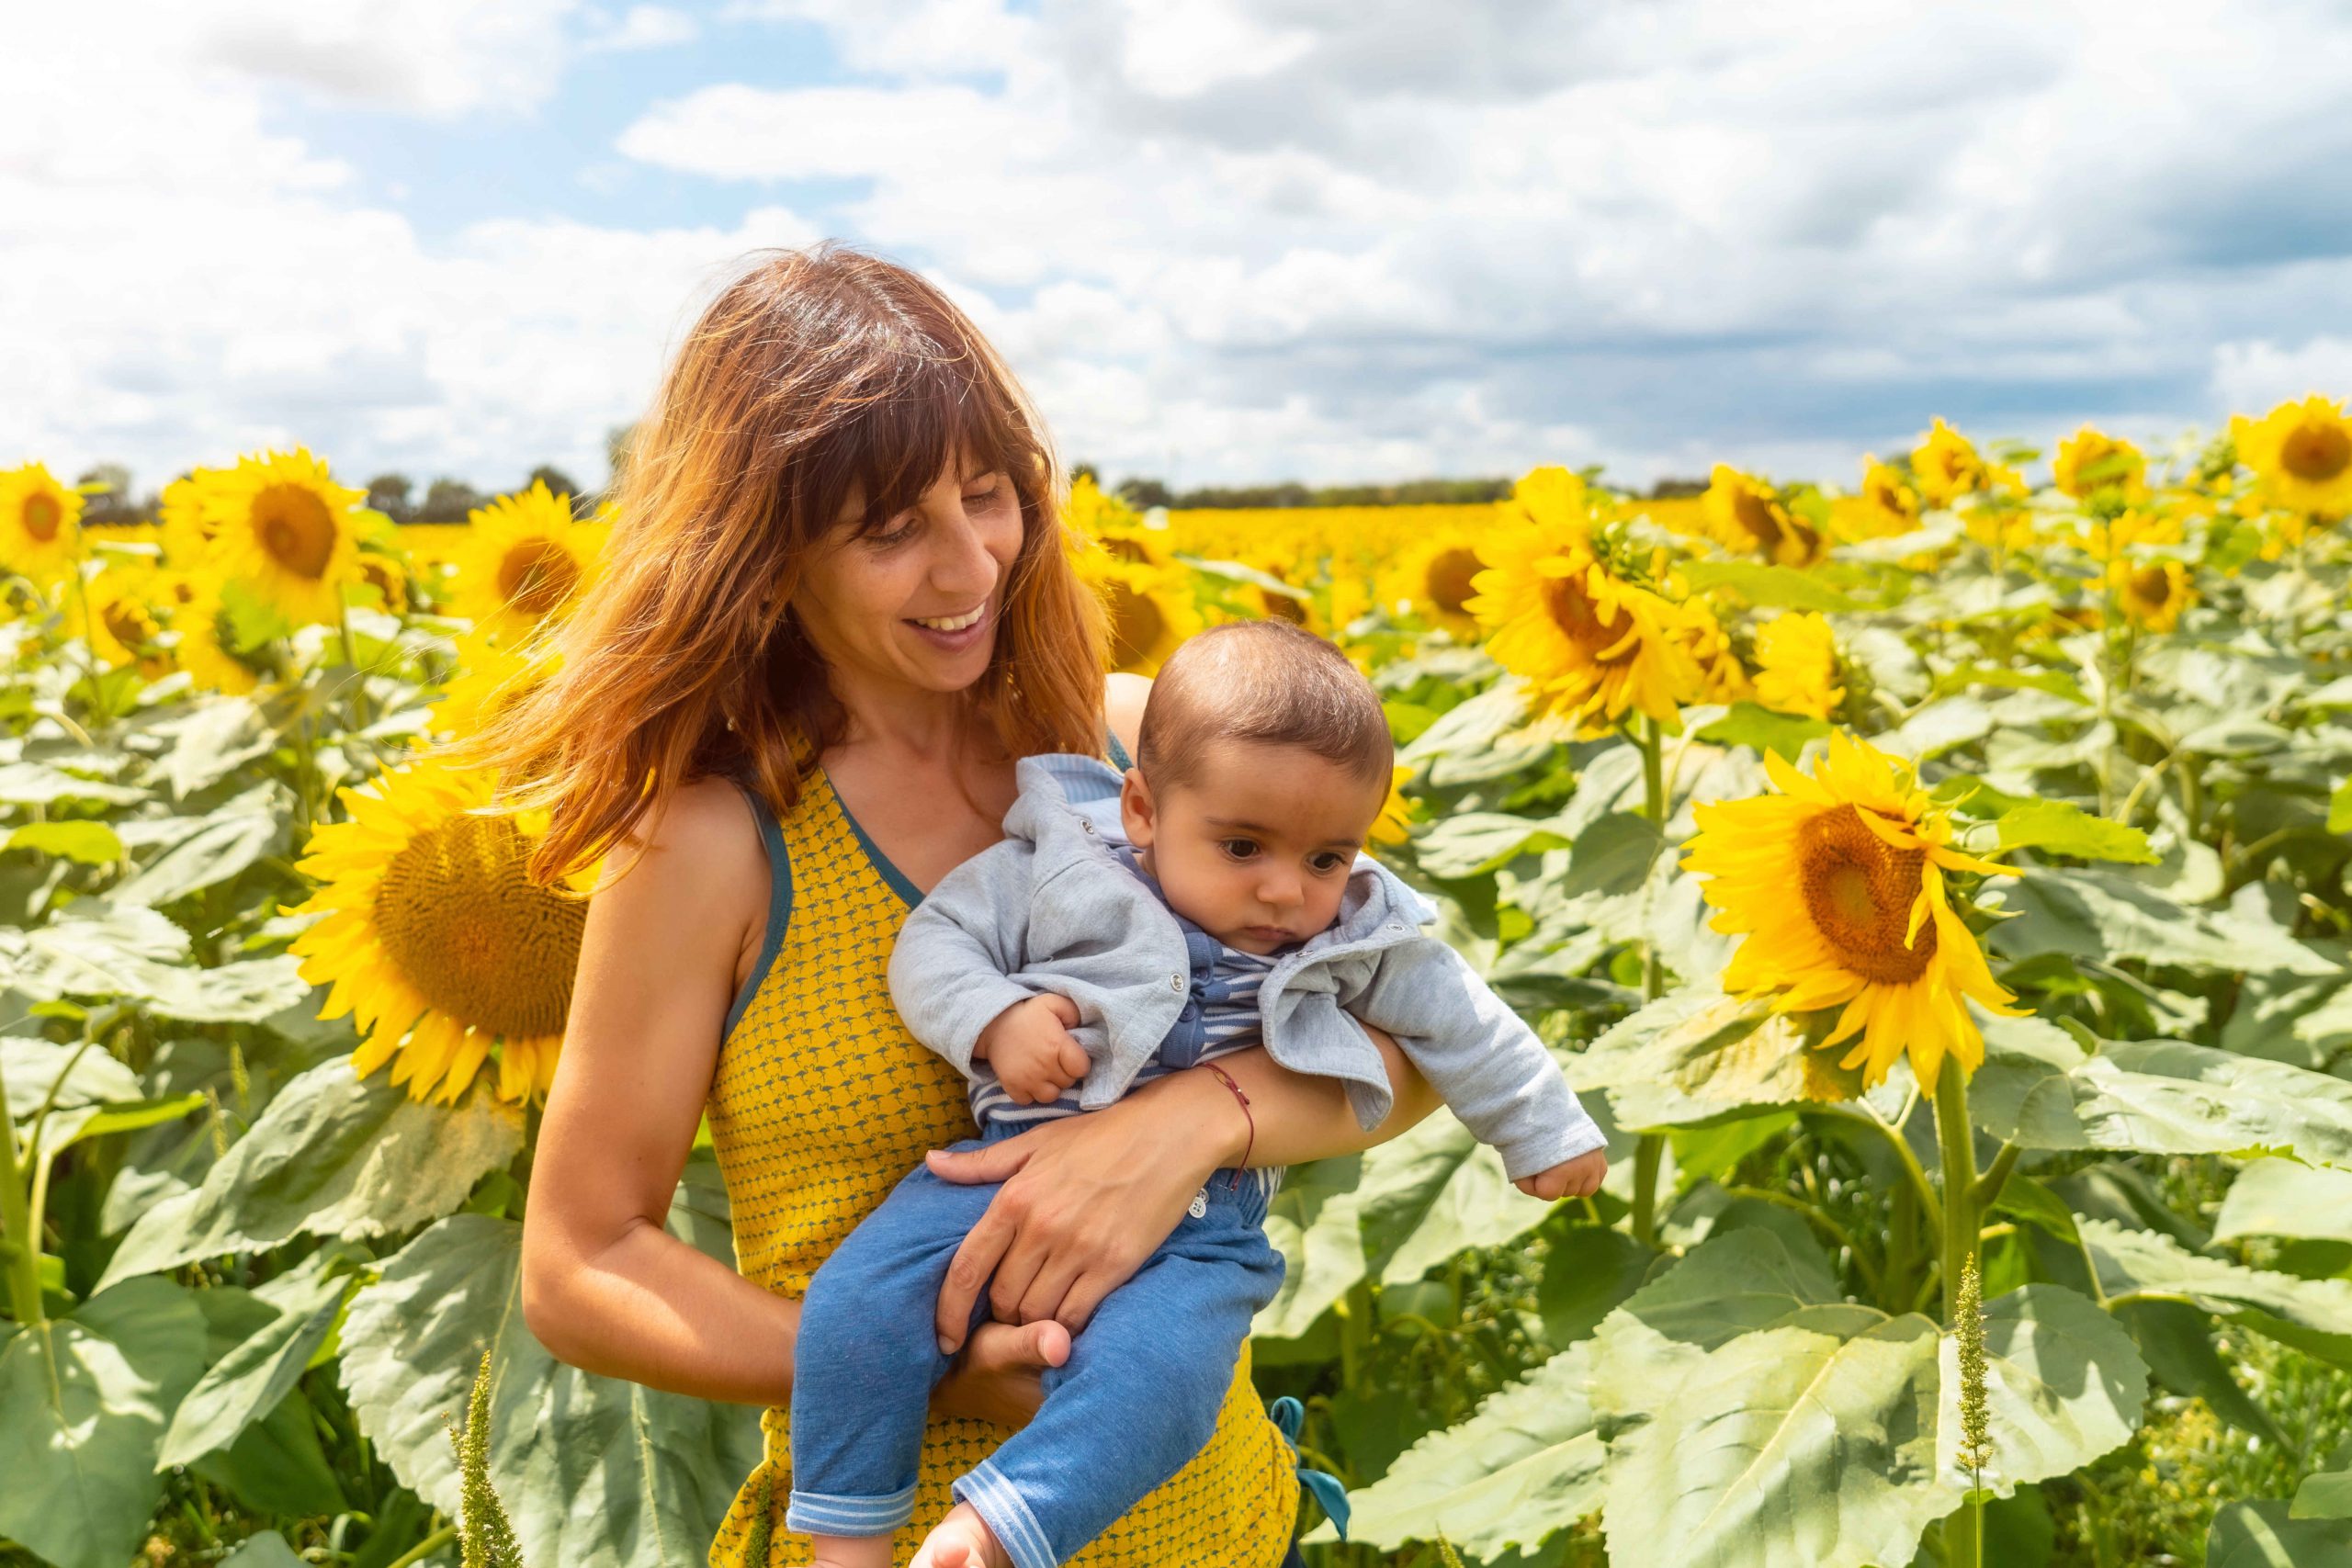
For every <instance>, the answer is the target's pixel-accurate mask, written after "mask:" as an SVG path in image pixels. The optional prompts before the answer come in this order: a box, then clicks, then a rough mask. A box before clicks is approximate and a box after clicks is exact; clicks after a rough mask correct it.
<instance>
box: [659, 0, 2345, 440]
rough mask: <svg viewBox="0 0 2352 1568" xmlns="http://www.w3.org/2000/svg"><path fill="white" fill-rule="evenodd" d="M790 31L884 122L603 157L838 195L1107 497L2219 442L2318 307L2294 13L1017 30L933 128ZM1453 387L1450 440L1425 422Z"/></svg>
mask: <svg viewBox="0 0 2352 1568" xmlns="http://www.w3.org/2000/svg"><path fill="white" fill-rule="evenodd" d="M783 8H786V9H789V10H790V11H791V13H792V14H793V15H795V16H797V17H800V18H802V19H815V20H819V21H822V22H824V23H825V24H826V25H828V26H829V27H831V28H833V29H834V30H835V32H836V35H837V36H838V37H839V38H840V39H842V40H843V43H844V47H845V49H846V50H847V51H848V52H849V54H850V55H851V56H852V58H853V59H854V60H856V61H859V62H864V64H865V67H866V68H868V69H873V70H878V71H883V72H884V73H885V74H888V73H889V72H888V69H887V68H886V66H885V64H884V62H892V61H898V62H902V63H901V65H900V66H899V68H898V70H897V72H896V74H897V77H898V81H897V83H896V85H892V84H891V83H888V82H883V83H868V84H866V85H861V86H860V87H858V88H856V89H854V96H848V97H837V96H830V95H831V94H832V93H836V92H839V91H840V90H838V89H829V90H822V91H816V92H812V91H809V90H790V91H783V92H772V91H766V90H763V89H759V88H754V87H752V86H748V85H730V86H725V87H712V88H706V89H705V90H703V91H702V92H701V93H698V94H696V95H694V96H691V97H689V98H686V99H684V100H681V101H679V102H678V103H675V104H670V105H663V106H659V107H655V108H654V109H652V110H651V111H650V112H649V113H648V115H647V116H646V117H645V118H643V119H642V120H641V121H640V122H639V125H638V126H637V127H636V128H634V129H632V130H631V131H630V132H629V133H628V135H627V136H625V137H624V138H623V140H622V142H621V150H622V151H623V152H625V153H627V154H628V155H632V156H637V157H639V158H646V159H650V160H654V161H658V162H659V163H660V164H662V166H664V167H667V168H671V169H673V170H678V171H682V172H684V171H691V172H697V173H701V174H705V175H710V176H713V177H717V178H779V177H793V176H796V175H802V174H805V173H809V172H813V171H822V172H826V173H830V174H833V175H849V176H853V177H858V178H862V179H864V180H865V181H867V182H869V184H868V185H867V186H866V188H865V191H864V192H863V194H862V195H860V196H858V197H855V198H854V199H853V200H852V201H851V202H850V204H849V205H848V207H847V208H846V209H845V211H846V213H847V215H848V217H849V219H850V221H851V226H852V228H853V229H854V231H855V232H856V233H857V234H858V235H859V236H861V237H863V238H865V239H867V240H870V241H871V242H873V243H876V244H878V245H880V246H882V247H884V248H885V249H887V250H888V251H890V252H891V253H892V254H899V255H902V256H909V257H912V258H916V259H919V260H922V261H924V262H926V263H928V264H930V265H933V266H934V267H936V268H937V269H939V270H940V271H942V272H944V273H947V274H951V275H953V276H957V277H959V278H961V279H965V280H967V282H968V283H969V284H970V285H971V286H972V287H974V288H979V289H983V290H987V291H989V293H991V294H993V295H995V296H998V297H1001V299H1003V300H1005V301H1006V308H1005V310H1003V311H1002V312H1001V316H1000V319H1001V321H1003V322H1004V323H1005V330H1007V331H1011V332H1016V333H1022V334H1023V335H1024V337H1025V338H1026V340H1027V341H1029V342H1030V343H1032V344H1035V345H1036V346H1037V351H1038V352H1039V353H1040V354H1042V355H1044V358H1043V359H1042V360H1033V361H1030V362H1029V365H1030V367H1031V369H1032V373H1033V375H1034V377H1035V378H1036V379H1038V380H1039V381H1040V383H1041V384H1049V383H1050V384H1059V385H1064V386H1068V387H1070V388H1074V389H1077V388H1083V389H1089V390H1088V394H1087V395H1086V396H1085V397H1083V398H1082V399H1081V400H1080V403H1079V404H1077V405H1076V406H1074V407H1072V408H1071V409H1069V411H1067V412H1065V411H1061V410H1058V409H1053V408H1052V407H1051V405H1050V404H1049V412H1055V413H1056V414H1057V417H1060V418H1062V419H1063V420H1064V421H1065V435H1066V438H1067V439H1068V441H1069V444H1070V445H1071V446H1072V447H1073V449H1074V450H1082V451H1084V452H1085V453H1087V454H1088V455H1090V456H1092V457H1096V458H1097V459H1098V460H1101V461H1104V462H1106V463H1107V464H1109V465H1110V466H1112V467H1114V468H1116V467H1118V466H1119V465H1120V464H1121V463H1122V462H1130V461H1131V462H1133V463H1134V464H1136V465H1137V466H1140V467H1150V466H1152V465H1153V464H1154V463H1155V462H1156V461H1159V460H1161V459H1155V458H1154V457H1152V456H1151V453H1152V450H1153V448H1154V447H1155V446H1158V447H1159V448H1160V449H1164V450H1173V449H1178V448H1183V449H1189V450H1191V451H1193V452H1195V453H1199V454H1201V455H1202V456H1201V458H1200V461H1201V462H1203V463H1204V465H1206V466H1207V467H1208V468H1210V469H1211V470H1214V471H1216V472H1217V473H1220V474H1224V475H1231V476H1236V477H1238V476H1242V475H1249V474H1256V475H1261V476H1268V475H1273V474H1280V473H1288V472H1309V471H1317V472H1325V473H1332V474H1337V473H1349V474H1356V473H1370V472H1378V471H1382V470H1383V469H1384V468H1385V465H1386V463H1387V462H1388V461H1389V460H1390V458H1392V457H1397V456H1399V455H1401V454H1404V453H1407V452H1410V451H1421V452H1426V453H1428V454H1430V457H1431V458H1432V460H1433V462H1434V463H1435V464H1436V466H1439V467H1453V468H1458V467H1460V466H1462V465H1463V464H1464V463H1467V462H1468V461H1470V460H1471V457H1472V455H1473V454H1474V453H1477V452H1496V451H1500V452H1503V453H1504V454H1506V455H1507V456H1508V458H1509V460H1508V461H1507V462H1505V463H1504V466H1505V467H1510V466H1516V465H1518V464H1521V463H1525V462H1532V461H1535V460H1538V459H1542V458H1555V457H1566V458H1568V459H1570V460H1577V461H1583V460H1590V459H1592V458H1595V457H1605V458H1606V459H1607V460H1609V461H1610V462H1611V463H1612V464H1614V465H1617V466H1618V467H1619V468H1620V470H1621V471H1625V470H1626V467H1627V465H1636V464H1647V465H1651V466H1652V467H1651V468H1650V471H1652V472H1655V471H1656V466H1657V465H1661V464H1666V463H1676V464H1684V463H1686V459H1685V458H1684V457H1681V456H1680V454H1683V453H1686V452H1691V451H1694V450H1696V449H1698V448H1699V447H1702V446H1710V447H1711V449H1712V451H1713V452H1714V453H1715V454H1718V455H1723V456H1728V457H1744V456H1747V455H1749V454H1780V455H1781V456H1782V457H1787V456H1789V455H1792V454H1801V453H1807V452H1814V451H1818V450H1823V449H1826V446H1825V444H1824V442H1823V439H1822V434H1823V433H1824V432H1825V431H1843V432H1848V433H1850V434H1851V436H1852V439H1853V440H1854V443H1855V445H1856V446H1859V445H1860V443H1861V442H1862V441H1864V440H1868V441H1871V442H1872V443H1874V444H1877V445H1879V446H1882V447H1885V446H1892V445H1893V444H1894V441H1895V440H1897V439H1899V438H1902V437H1904V436H1905V435H1907V434H1908V433H1909V432H1910V431H1912V430H1915V429H1916V428H1917V427H1920V426H1924V424H1925V423H1926V421H1927V418H1928V415H1929V414H1930V413H1933V412H1950V413H1953V414H1954V415H1955V416H1958V417H1963V418H1970V419H1972V420H1973V421H1975V422H1977V423H1979V425H1980V428H1981V427H1982V426H1983V423H1984V422H1986V421H1990V422H1994V423H1995V424H1996V426H1997V430H1998V432H1999V433H2004V434H2009V433H2013V434H2024V435H2028V436H2031V437H2036V438H2045V439H2046V438H2047V437H2049V436H2050V435H2051V434H2053V432H2052V430H2051V429H2046V428H2044V427H2043V422H2044V421H2053V420H2055V419H2058V418H2064V419H2066V420H2069V421H2072V420H2076V419H2079V418H2086V417H2099V416H2103V415H2111V416H2114V417H2116V418H2118V419H2138V420H2143V421H2149V420H2159V419H2179V420H2195V419H2200V418H2201V419H2206V420H2209V421H2210V419H2211V418H2212V417H2214V415H2215V411H2214V410H2213V409H2211V407H2209V406H2208V400H2209V398H2210V397H2211V392H2212V390H2213V388H2212V387H2211V386H2210V385H2209V383H2211V382H2212V381H2214V380H2215V379H2216V378H2215V377H2214V375H2213V373H2212V370H2211V366H2212V363H2213V359H2212V356H2213V353H2214V346H2215V344H2217V343H2221V342H2225V341H2235V340H2247V341H2252V340H2256V339H2258V338H2259V337H2260V336H2262V335H2263V333H2265V332H2269V333H2271V335H2274V336H2275V335H2278V334H2277V332H2276V329H2274V328H2271V327H2270V326H2269V324H2268V323H2269V322H2270V321H2271V320H2272V319H2273V318H2274V316H2278V313H2279V312H2281V311H2291V310H2292V309H2293V306H2292V305H2290V295H2292V296H2295V297H2298V298H2301V299H2311V298H2319V297H2324V293H2325V292H2326V290H2327V289H2328V288H2335V289H2336V290H2338V291H2339V292H2341V293H2352V260H2347V258H2352V199H2347V198H2352V175H2347V173H2346V171H2347V169H2352V120H2347V119H2346V117H2344V116H2343V114H2342V113H2341V108H2342V98H2343V95H2342V90H2341V83H2342V82H2344V81H2345V80H2347V79H2352V17H2346V16H2344V15H2340V14H2335V13H2331V12H2327V11H2324V10H2322V9H2318V8H2314V7H2312V6H2310V5H2308V4H2307V3H2305V0H2270V3H2269V4H2268V5H2267V6H2255V5H2245V4H2239V5H2231V6H2223V5H2222V4H2221V0H2166V3H2165V4H2162V5H2156V6H2148V5H2141V4H2130V3H2127V0H2062V3H2058V4H2048V3H2044V0H2007V3H2004V4H1985V5H1979V6H1968V7H1955V6H1921V7H1911V8H1905V9H1900V10H1896V11H1892V12H1890V11H1888V10H1886V9H1885V8H1884V7H1882V6H1874V5H1869V4H1865V3H1863V0H1804V3H1794V4H1791V5H1785V6H1774V7H1770V8H1769V9H1766V10H1758V9H1757V8H1755V7H1753V6H1748V5H1747V4H1745V0H1657V3H1653V4H1645V5H1632V4H1622V5H1603V6H1567V5H1565V4H1562V5H1554V6H1533V5H1526V4H1518V3H1506V0H1492V3H1488V4H1480V5H1464V6H1452V7H1445V8H1443V9H1442V10H1433V9H1431V8H1430V7H1428V6H1421V5H1418V4H1414V3H1412V0H1363V4H1360V5H1359V6H1354V7H1351V8H1349V9H1347V10H1344V11H1342V10H1339V9H1336V8H1333V7H1330V6H1326V5H1322V4H1318V3H1317V0H1058V3H1057V0H1048V3H1047V4H1046V6H1045V7H1044V9H1043V10H1042V12H1041V13H1039V15H1038V16H1037V17H1036V18H1035V23H1034V26H1035V44H1036V49H1035V53H1034V55H1033V56H1032V57H1031V58H1029V59H1028V60H1027V62H1025V67H1024V68H1023V69H1018V70H1012V71H1009V72H1008V73H1006V74H1005V76H1004V78H1003V81H1002V83H1001V85H983V86H975V87H964V86H959V87H955V88H946V87H943V86H942V85H939V83H938V82H937V81H936V80H934V79H933V76H934V75H935V73H934V72H933V70H932V67H931V65H930V63H929V62H926V61H923V60H922V51H920V50H919V49H917V48H916V47H915V44H914V42H913V40H915V39H919V38H920V37H921V36H922V27H921V25H920V24H919V23H917V22H914V21H910V20H908V19H906V18H905V17H902V16H900V15H899V13H897V12H896V11H895V10H894V9H893V8H892V7H886V6H865V7H859V8H857V9H856V10H855V11H854V12H853V11H852V10H851V9H850V8H849V7H848V6H846V5H845V4H843V3H842V0H795V3H793V4H790V5H789V6H785V7H783ZM963 9H964V10H965V11H966V13H967V15H968V10H969V8H968V7H964V8H963ZM2266 12H2267V15H2266V14H2265V13H2266ZM1007 20H1008V25H1012V24H1013V22H1014V20H1015V19H1014V18H1010V17H1008V19H1007ZM1020 20H1021V21H1022V22H1023V24H1024V25H1025V24H1026V20H1027V19H1026V18H1022V19H1020ZM2253 84H2260V88H2259V90H2252V87H2251V85H2253ZM2290 274H2291V275H2292V282H2291V285H2290V281H2289V277H2290ZM1073 286H1077V287H1078V288H1079V290H1080V291H1079V292H1075V293H1073V292H1070V291H1069V290H1070V289H1071V288H1072V287H1073ZM2266 295H2267V298H2266ZM2306 308H2308V307H2306ZM1074 316H1075V317H1082V318H1084V319H1086V320H1091V321H1108V322H1112V323H1114V324H1115V330H1114V331H1113V332H1111V333H1107V334H1106V335H1104V336H1103V337H1102V338H1100V339H1098V340H1097V341H1095V342H1092V343H1088V342H1085V341H1082V337H1083V333H1082V331H1081V329H1080V325H1079V322H1078V321H1077V320H1074V319H1073V317H1074ZM2281 319H2287V320H2292V319H2296V318H2295V317H2294V316H2293V315H2292V314H2291V313H2290V314H2289V315H2286V316H2285V317H2283V318H2281ZM2306 319H2307V318H2306ZM1016 362H1019V359H1018V356H1017V355H1016ZM1106 366H1115V367H1117V368H1118V369H1119V370H1120V372H1121V373H1122V375H1121V377H1118V378H1113V377H1106V376H1105V375H1104V374H1103V371H1104V368H1105V367H1106ZM1114 385H1115V386H1119V387H1122V388H1123V389H1124V391H1123V393H1122V395H1123V396H1125V397H1127V398H1129V399H1130V400H1132V399H1136V398H1140V399H1141V400H1142V406H1143V407H1144V408H1146V409H1147V410H1148V411H1149V416H1148V417H1149V421H1150V422H1152V423H1158V424H1159V425H1162V426H1167V425H1170V424H1173V423H1179V422H1184V421H1195V422H1197V423H1195V424H1192V425H1188V426H1186V427H1184V428H1183V429H1181V430H1178V431H1175V432H1170V433H1163V434H1159V435H1158V436H1156V437H1155V436H1154V435H1153V434H1151V433H1149V432H1148V431H1145V430H1143V429H1141V428H1139V426H1138V424H1137V423H1136V422H1129V421H1125V420H1123V419H1119V418H1114V416H1113V414H1112V413H1111V412H1109V410H1110V404H1109V401H1108V400H1107V398H1106V397H1105V396H1104V395H1103V392H1104V389H1106V388H1108V387H1112V386H1114ZM1454 387H1462V388H1469V389H1475V390H1476V392H1477V394H1478V400H1477V401H1476V403H1475V404H1464V405H1459V406H1464V407H1475V408H1476V410H1477V412H1478V416H1479V418H1480V419H1481V420H1482V421H1483V422H1484V424H1483V426H1482V429H1483V432H1484V433H1485V434H1481V431H1480V430H1474V429H1473V428H1472V427H1471V426H1470V425H1469V424H1468V423H1464V421H1463V420H1462V419H1461V418H1459V417H1457V416H1454V415H1450V414H1444V413H1441V414H1439V415H1438V416H1436V417H1434V418H1433V419H1432V418H1431V417H1430V413H1429V410H1430V408H1431V407H1432V406H1444V405H1443V400H1442V396H1441V389H1447V388H1454ZM1220 400H1222V401H1225V402H1230V403H1233V404H1236V405H1238V406H1240V407H1243V408H1247V409H1250V410H1253V411H1255V413H1254V415H1253V417H1251V418H1250V419H1248V420H1244V421H1242V422H1240V423H1238V424H1236V423H1230V422H1222V421H1219V420H1217V419H1216V418H1214V417H1213V416H1212V415H1211V414H1210V413H1209V412H1207V411H1208V410H1210V409H1213V408H1214V407H1216V406H1219V405H1220ZM1294 400H1303V401H1299V402H1295V401H1294ZM1433 400H1434V401H1433ZM1196 406H1197V407H1198V409H1199V410H1200V412H1188V411H1192V410H1193V409H1194V408H1195V407H1196ZM1270 411H1271V412H1270ZM1302 411H1303V412H1302ZM1316 421H1321V422H1323V423H1327V424H1328V425H1329V427H1330V428H1331V429H1333V430H1334V431H1341V432H1344V431H1348V430H1352V431H1354V432H1356V433H1357V434H1358V436H1359V440H1358V444H1357V445H1356V446H1354V447H1353V448H1348V447H1346V446H1345V445H1344V442H1343V441H1334V442H1333V443H1332V444H1331V445H1330V446H1329V447H1328V448H1325V447H1321V446H1317V438H1316V437H1313V436H1311V435H1309V434H1306V431H1307V427H1308V425H1310V424H1312V423H1315V422H1316ZM1413 421H1423V422H1425V423H1424V424H1423V426H1422V428H1423V429H1424V431H1425V434H1423V435H1422V436H1421V437H1419V442H1420V445H1419V446H1409V445H1406V446H1399V445H1397V444H1396V443H1395V441H1392V438H1391V437H1390V436H1389V435H1387V434H1384V432H1385V431H1387V430H1388V429H1389V428H1390V427H1391V426H1399V427H1401V426H1403V425H1404V424H1406V423H1409V422H1413ZM2069 427H2070V428H2071V426H2069ZM1496 433H1512V434H1511V436H1510V440H1518V441H1522V442H1527V443H1533V442H1536V441H1539V440H1544V439H1551V438H1554V437H1555V436H1556V437H1557V438H1561V439H1568V438H1574V439H1577V440H1581V441H1585V442H1587V443H1589V445H1588V446H1584V447H1582V448H1580V449H1578V450H1574V451H1566V452H1563V451H1557V450H1543V449H1539V448H1537V447H1536V446H1532V445H1531V446H1511V445H1510V440H1503V441H1501V442H1500V443H1499V445H1498V441H1497V440H1496V439H1494V438H1493V437H1494V435H1495V434H1496ZM1986 433H1987V434H1992V433H1995V432H1994V431H1993V430H1987V431H1986ZM1397 439H1398V440H1401V439H1402V438H1397ZM1350 450H1352V451H1353V452H1354V454H1355V456H1354V457H1352V458H1351V457H1349V456H1348V452H1349V451H1350ZM1317 452H1324V453H1326V454H1327V455H1329V456H1330V457H1332V458H1333V459H1334V460H1335V462H1336V467H1335V468H1330V469H1322V470H1317V469H1313V468H1310V466H1309V457H1310V455H1311V454H1314V453H1317ZM1749 460H1758V459H1756V458H1753V457H1751V458H1749ZM1843 466H1844V465H1842V464H1841V465H1839V467H1841V468H1842V467H1843ZM1636 471H1637V470H1636Z"/></svg>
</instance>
